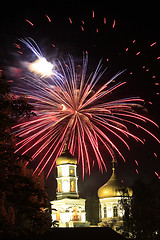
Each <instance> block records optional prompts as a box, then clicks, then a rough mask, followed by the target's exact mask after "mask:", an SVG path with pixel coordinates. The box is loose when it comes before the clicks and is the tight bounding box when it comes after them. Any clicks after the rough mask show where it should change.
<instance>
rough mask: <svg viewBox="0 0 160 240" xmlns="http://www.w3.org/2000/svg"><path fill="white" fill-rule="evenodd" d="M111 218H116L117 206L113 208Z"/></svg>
mask: <svg viewBox="0 0 160 240" xmlns="http://www.w3.org/2000/svg"><path fill="white" fill-rule="evenodd" d="M113 217H118V209H117V206H114V207H113Z"/></svg>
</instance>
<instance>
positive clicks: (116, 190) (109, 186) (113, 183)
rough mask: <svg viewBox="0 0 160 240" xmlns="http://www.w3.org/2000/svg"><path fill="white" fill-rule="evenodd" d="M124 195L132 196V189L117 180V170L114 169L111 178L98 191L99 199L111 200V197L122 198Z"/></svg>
mask: <svg viewBox="0 0 160 240" xmlns="http://www.w3.org/2000/svg"><path fill="white" fill-rule="evenodd" d="M123 192H124V194H127V195H129V196H132V194H133V192H132V189H131V188H129V187H128V186H126V185H125V184H124V183H122V182H121V181H120V179H118V178H117V175H116V173H115V169H114V168H113V173H112V176H111V178H110V179H109V180H108V181H107V182H106V183H105V184H104V185H103V186H102V187H100V188H99V189H98V197H99V198H109V197H120V196H122V195H123Z"/></svg>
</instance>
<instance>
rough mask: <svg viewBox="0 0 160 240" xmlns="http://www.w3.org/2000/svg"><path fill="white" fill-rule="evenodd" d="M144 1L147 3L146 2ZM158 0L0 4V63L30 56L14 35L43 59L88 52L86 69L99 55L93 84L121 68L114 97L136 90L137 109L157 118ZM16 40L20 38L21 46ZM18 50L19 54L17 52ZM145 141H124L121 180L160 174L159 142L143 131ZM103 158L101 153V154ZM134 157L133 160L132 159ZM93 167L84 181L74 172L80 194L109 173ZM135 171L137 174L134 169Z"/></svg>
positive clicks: (49, 186)
mask: <svg viewBox="0 0 160 240" xmlns="http://www.w3.org/2000/svg"><path fill="white" fill-rule="evenodd" d="M147 4H148V5H147ZM158 10H159V5H158V3H157V6H156V5H155V4H154V2H152V3H150V2H148V3H147V2H146V3H145V4H144V5H143V4H142V5H141V6H139V5H138V4H136V2H135V3H132V2H128V5H125V4H120V3H119V4H118V5H117V4H116V3H115V2H114V3H113V4H112V5H111V4H109V3H108V1H106V3H104V1H97V3H91V4H86V3H85V1H73V2H72V1H65V3H63V2H62V1H56V3H54V1H37V2H36V3H34V4H33V3H32V2H20V3H12V4H11V5H10V3H7V4H6V6H4V8H3V10H2V9H1V11H2V13H1V22H0V24H1V26H0V44H1V45H0V46H1V47H0V64H1V67H2V68H5V69H7V68H6V66H8V67H10V66H14V67H17V65H18V62H19V61H20V60H21V59H22V60H24V59H26V61H29V60H30V61H31V58H32V56H31V54H30V52H29V51H26V50H25V48H24V46H23V45H22V44H21V43H20V41H19V40H18V39H20V38H25V37H31V38H33V39H34V40H35V41H36V42H37V44H38V45H39V47H40V48H41V50H42V52H43V54H44V55H45V56H46V57H47V59H49V60H51V59H52V60H53V59H54V58H60V59H61V58H65V57H67V56H68V54H71V55H73V57H74V59H75V61H76V63H77V64H80V63H81V59H82V55H83V52H87V53H88V55H89V64H88V71H90V72H92V71H94V70H95V67H96V66H97V64H98V62H99V60H100V59H102V63H103V66H104V67H108V69H107V71H106V72H105V74H104V76H103V78H102V79H101V81H100V83H99V84H102V83H104V82H105V81H106V79H109V78H110V77H111V76H113V75H114V74H116V73H117V72H118V71H122V70H126V71H125V72H124V73H123V74H122V75H121V76H120V78H121V79H122V80H124V81H127V85H126V86H125V87H124V89H121V92H120V93H118V92H117V96H119V97H128V96H139V97H142V98H143V99H144V100H145V109H147V110H144V112H143V114H144V115H145V116H148V117H150V118H151V119H152V120H154V121H155V122H156V123H157V124H160V95H159V93H160V91H159V90H160V86H159V84H160V30H159V29H160V19H159V13H158ZM16 44H20V46H21V49H19V48H17V45H16ZM21 53H22V54H21ZM148 128H149V129H150V131H152V132H153V133H154V134H156V136H157V137H159V138H160V134H159V130H157V129H156V128H154V127H153V126H149V127H148ZM144 138H145V139H146V142H145V145H144V146H142V145H141V144H135V143H133V142H130V144H131V145H130V146H132V147H131V151H130V152H127V151H126V152H125V156H126V159H127V162H126V163H125V164H124V163H123V161H122V160H119V159H118V158H117V161H118V165H117V172H118V175H119V177H120V179H122V180H123V181H124V182H126V183H128V184H132V183H133V182H134V180H135V179H136V178H137V177H140V178H141V179H142V180H144V181H148V180H149V179H150V177H152V176H155V173H154V172H155V171H156V172H157V173H158V174H159V175H160V163H159V161H160V149H159V148H160V147H159V146H158V144H157V143H156V142H155V141H154V140H152V139H151V138H150V137H147V135H144ZM106 158H107V155H106ZM135 160H136V161H137V162H138V166H137V164H136V162H135ZM106 161H108V165H107V166H108V172H107V173H103V174H101V173H99V172H98V169H97V168H92V170H91V176H88V175H86V176H85V181H83V180H82V178H81V170H80V169H79V170H78V175H79V176H80V180H79V185H80V195H81V196H82V197H85V195H86V193H87V194H91V195H95V194H96V192H97V189H98V187H100V186H101V185H102V184H104V183H105V182H106V181H107V180H108V179H109V177H110V175H111V163H110V161H109V160H107V159H106ZM136 169H137V171H138V174H137V172H136ZM55 176H56V173H55V169H54V170H53V172H52V173H51V175H50V177H49V178H48V180H47V181H46V185H47V186H46V187H47V188H46V189H47V191H48V192H49V196H50V198H54V197H55V195H54V193H55V188H56V182H55Z"/></svg>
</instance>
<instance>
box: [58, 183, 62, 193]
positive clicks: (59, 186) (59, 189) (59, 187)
mask: <svg viewBox="0 0 160 240" xmlns="http://www.w3.org/2000/svg"><path fill="white" fill-rule="evenodd" d="M61 191H62V189H61V183H60V182H59V183H58V192H61Z"/></svg>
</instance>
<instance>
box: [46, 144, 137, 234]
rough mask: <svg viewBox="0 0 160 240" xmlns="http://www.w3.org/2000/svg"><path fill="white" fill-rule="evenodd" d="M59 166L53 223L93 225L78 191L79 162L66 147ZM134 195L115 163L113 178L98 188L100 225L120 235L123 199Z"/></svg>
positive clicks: (76, 225)
mask: <svg viewBox="0 0 160 240" xmlns="http://www.w3.org/2000/svg"><path fill="white" fill-rule="evenodd" d="M56 165H57V178H56V180H57V190H56V198H57V199H56V200H54V201H51V216H52V221H53V222H56V223H57V224H58V227H89V226H90V223H89V222H88V221H87V220H86V208H85V201H86V199H83V198H80V197H79V192H78V176H77V159H76V158H75V157H74V156H72V155H71V153H70V152H69V151H68V149H67V148H65V149H64V151H63V153H62V155H61V156H59V157H58V158H57V160H56ZM132 194H133V192H132V189H131V188H129V187H128V186H126V185H125V184H124V183H123V182H122V181H120V180H119V179H118V177H117V175H116V171H115V162H114V160H113V166H112V176H111V177H110V179H109V180H108V181H107V182H106V183H105V184H104V185H103V186H101V187H100V188H99V189H98V197H99V224H98V226H99V227H104V226H108V227H111V228H113V229H114V230H115V231H118V232H119V229H120V226H121V225H122V224H123V215H124V209H123V208H122V207H121V205H120V201H121V199H122V198H123V197H127V198H128V201H129V199H131V197H132Z"/></svg>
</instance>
